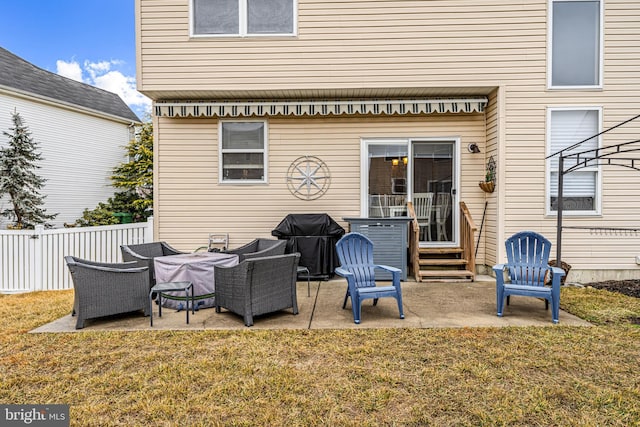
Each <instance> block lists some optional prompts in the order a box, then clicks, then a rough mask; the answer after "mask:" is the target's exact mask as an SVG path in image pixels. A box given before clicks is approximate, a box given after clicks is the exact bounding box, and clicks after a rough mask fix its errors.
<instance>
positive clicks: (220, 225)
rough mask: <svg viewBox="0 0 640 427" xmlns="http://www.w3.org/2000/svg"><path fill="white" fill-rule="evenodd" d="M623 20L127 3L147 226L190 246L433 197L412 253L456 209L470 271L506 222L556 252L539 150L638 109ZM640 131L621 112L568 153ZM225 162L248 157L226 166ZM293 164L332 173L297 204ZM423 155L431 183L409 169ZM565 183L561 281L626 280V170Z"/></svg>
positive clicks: (630, 272) (636, 194)
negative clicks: (386, 201) (468, 219)
mask: <svg viewBox="0 0 640 427" xmlns="http://www.w3.org/2000/svg"><path fill="white" fill-rule="evenodd" d="M225 11H226V12H229V13H223V12H225ZM638 22H640V3H638V2H634V1H629V0H600V1H576V0H566V1H565V0H562V1H560V0H558V1H555V0H528V1H518V2H513V1H507V0H487V1H484V2H469V1H464V0H446V1H445V0H433V1H414V0H411V1H409V0H407V1H404V0H366V1H365V0H332V1H327V0H263V1H261V2H256V1H255V0H136V36H137V62H138V64H137V65H138V90H139V91H140V92H142V93H144V94H145V95H147V96H148V97H150V98H151V99H153V100H154V117H153V125H154V132H155V135H154V137H155V145H154V150H155V160H156V162H155V170H154V180H155V182H154V201H155V207H154V216H155V227H156V230H155V236H156V238H157V239H160V240H166V241H169V242H171V244H172V245H173V246H175V247H177V248H179V249H183V250H193V249H195V248H196V247H198V246H201V245H203V244H206V241H207V236H208V234H209V233H220V232H224V233H229V235H230V246H232V247H234V246H238V245H240V244H242V243H245V242H247V241H249V240H251V239H253V238H255V237H269V236H270V235H271V230H272V229H273V228H274V227H275V226H276V225H277V224H278V223H279V222H280V220H282V218H284V216H285V215H286V214H288V213H318V212H326V213H328V214H329V215H330V216H331V217H333V218H334V219H335V220H336V221H338V222H339V223H340V224H341V225H342V226H343V227H345V228H347V227H348V224H347V223H346V222H345V221H344V220H343V218H346V217H361V216H369V215H370V214H371V212H372V211H373V208H374V206H372V205H373V203H374V202H373V200H378V199H376V197H377V194H395V195H400V196H401V197H404V200H407V201H411V200H412V198H413V197H414V195H416V194H419V193H423V192H426V191H436V192H437V191H441V192H447V193H449V194H450V195H451V196H450V200H451V202H452V206H453V209H451V213H450V215H451V217H450V218H449V220H448V222H447V227H448V228H447V229H446V230H445V232H444V235H443V236H440V235H438V238H437V239H436V238H435V237H433V236H432V238H431V240H429V239H427V238H426V237H423V238H422V240H424V241H423V242H422V244H423V245H424V246H428V247H438V246H451V245H455V244H456V243H457V239H458V237H459V236H458V235H457V233H458V232H459V230H458V226H457V221H458V215H459V213H458V208H457V206H458V204H459V202H464V204H465V205H466V206H467V207H468V209H469V212H470V213H471V216H472V218H473V221H474V222H475V224H476V226H477V228H478V229H480V227H481V226H482V232H481V234H480V233H479V231H480V230H478V231H476V235H475V238H474V239H478V235H479V234H480V238H479V240H478V252H477V256H476V263H477V266H478V271H479V272H489V271H490V268H488V267H490V266H492V265H493V264H495V263H498V262H503V261H504V260H505V259H506V258H505V254H504V247H503V242H504V240H505V239H506V238H507V237H509V236H510V235H511V234H513V233H515V232H517V231H520V230H534V231H537V232H539V233H542V234H543V235H545V236H546V237H547V238H549V239H550V240H551V241H552V243H553V244H554V249H552V250H553V251H554V252H553V254H552V257H555V243H556V229H557V228H556V225H557V221H556V218H557V215H556V211H555V208H551V204H552V201H553V200H554V196H555V195H556V194H557V193H555V192H556V191H557V190H556V189H557V186H556V187H555V188H554V185H555V183H556V182H557V176H558V175H557V173H556V172H557V163H553V161H552V160H550V159H547V156H548V155H550V154H553V153H554V152H556V151H557V149H558V148H564V147H567V146H569V145H571V144H573V143H575V142H579V141H581V140H582V139H585V138H588V137H589V136H593V135H594V134H596V133H598V132H600V131H603V130H606V129H609V128H610V127H612V126H615V125H617V124H618V123H620V122H623V121H625V120H627V119H629V118H632V117H634V116H636V115H637V114H639V113H640V103H639V102H638V99H640V30H638V25H637V23H638ZM567 29H569V31H567ZM574 54H575V55H574ZM590 132H592V133H590ZM247 135H249V136H247ZM639 135H640V120H635V121H632V122H630V123H628V124H626V125H624V126H622V127H620V128H617V129H615V130H613V131H611V132H607V133H605V134H603V135H602V136H601V137H599V138H596V139H594V140H591V141H589V142H587V143H586V145H585V146H587V147H591V146H595V147H597V146H600V147H606V146H610V145H614V144H620V143H624V142H628V141H632V140H636V139H639ZM225 138H227V139H225ZM471 144H475V145H477V147H478V148H479V151H480V152H479V153H478V152H472V150H473V146H471V147H470V145H471ZM589 144H590V145H589ZM594 144H595V145H594ZM475 151H477V150H475ZM242 156H245V157H244V158H246V159H247V162H249V164H250V165H251V166H250V167H247V168H245V169H242V170H240V169H241V168H242V167H243V166H242V165H241V164H240V163H239V161H238V159H239V158H241V157H242ZM304 156H312V159H313V160H320V161H321V162H323V165H322V166H323V168H326V171H327V173H326V174H327V175H330V180H329V179H324V178H323V182H322V183H320V184H319V185H320V186H324V187H323V190H326V191H324V192H322V193H320V194H319V195H318V194H315V195H311V197H309V200H307V197H306V196H307V195H309V194H305V193H304V189H305V188H302V189H301V191H300V192H298V193H297V194H294V193H293V192H292V191H291V190H292V181H291V178H292V177H293V178H295V174H296V173H298V172H299V170H298V172H296V170H295V169H293V175H292V169H291V165H292V163H294V162H295V161H296V160H298V159H300V158H301V157H304ZM405 158H406V160H405ZM256 159H257V160H256ZM394 159H395V160H394ZM490 159H493V160H494V161H495V164H496V168H495V172H496V179H495V184H496V185H495V188H496V189H495V191H494V192H493V193H486V192H484V191H482V190H481V189H480V187H479V185H478V182H479V181H483V180H484V178H485V172H486V165H487V163H488V161H489V160H490ZM303 160H305V159H304V158H303ZM398 161H399V163H398ZM256 162H257V163H256ZM404 162H406V163H405V164H404V165H403V163H404ZM437 164H445V165H446V166H445V167H446V173H445V174H448V175H447V176H448V177H447V176H445V175H442V174H440V175H439V176H437V177H436V178H438V179H442V178H443V177H444V178H446V181H447V184H446V185H444V186H442V185H441V184H438V183H437V182H436V179H435V178H433V179H428V178H427V175H429V174H431V175H430V176H434V174H435V175H437V172H435V171H436V169H437V168H438V167H440V166H437ZM256 165H257V169H255V168H256ZM245 166H246V165H245ZM377 167H380V168H382V169H380V170H379V171H378V170H376V168H377ZM394 168H395V169H394ZM554 168H555V169H554ZM322 171H325V169H322ZM323 173H324V172H323ZM288 177H289V178H290V179H289V180H288ZM317 177H319V175H317V176H314V177H312V178H317ZM323 177H324V175H323ZM380 177H382V179H379V178H380ZM298 178H299V177H298ZM389 178H391V180H389ZM398 178H400V179H398ZM378 181H379V182H378ZM383 181H384V182H385V183H393V184H392V185H391V184H389V185H387V187H389V188H383V187H384V186H383V184H381V182H383ZM565 181H568V182H565V186H564V191H565V196H566V197H567V199H566V200H567V202H565V205H567V207H566V208H565V209H568V210H566V211H565V212H564V225H565V226H569V227H572V226H580V227H585V228H565V229H564V231H563V234H562V242H563V244H562V260H563V261H565V262H567V263H569V264H571V265H572V267H573V268H572V270H571V274H570V277H569V280H570V281H576V282H583V283H584V282H588V281H592V280H599V279H604V278H628V277H637V275H638V273H639V272H640V266H638V264H637V263H636V257H637V256H639V255H640V233H636V232H635V231H630V230H628V229H636V228H637V229H640V215H638V213H640V172H639V171H638V170H634V169H631V168H625V167H615V166H600V167H595V168H591V169H587V170H584V171H582V173H580V174H576V175H575V176H574V177H569V175H566V176H565ZM297 182H299V181H297ZM438 182H440V181H438ZM439 185H440V186H439ZM391 186H392V187H393V188H391ZM438 186H439V187H438ZM293 187H295V185H294V186H293ZM313 189H315V187H313ZM600 227H608V228H625V229H627V230H626V231H615V230H608V231H603V230H602V229H600ZM589 228H591V229H589ZM432 230H433V231H434V233H435V231H436V230H435V229H432ZM639 262H640V261H639Z"/></svg>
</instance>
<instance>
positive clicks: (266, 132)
mask: <svg viewBox="0 0 640 427" xmlns="http://www.w3.org/2000/svg"><path fill="white" fill-rule="evenodd" d="M224 123H262V124H263V125H264V129H263V132H264V136H263V139H264V146H263V147H262V150H258V149H230V148H228V149H223V148H222V126H223V124H224ZM268 136H269V123H268V122H267V121H266V120H220V121H219V123H218V183H220V184H224V185H252V184H268V183H269V172H268V167H267V166H268V165H269V154H268V153H269V140H268ZM225 153H252V154H253V153H262V161H263V164H262V168H263V171H264V175H263V179H225V178H224V164H223V160H224V159H223V154H225Z"/></svg>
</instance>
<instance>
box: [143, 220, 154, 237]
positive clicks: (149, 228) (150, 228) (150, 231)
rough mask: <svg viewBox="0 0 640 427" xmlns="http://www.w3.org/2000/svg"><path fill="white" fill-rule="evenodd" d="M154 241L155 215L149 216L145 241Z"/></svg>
mask: <svg viewBox="0 0 640 427" xmlns="http://www.w3.org/2000/svg"><path fill="white" fill-rule="evenodd" d="M151 242H153V216H150V217H149V218H147V227H146V228H145V229H144V243H151Z"/></svg>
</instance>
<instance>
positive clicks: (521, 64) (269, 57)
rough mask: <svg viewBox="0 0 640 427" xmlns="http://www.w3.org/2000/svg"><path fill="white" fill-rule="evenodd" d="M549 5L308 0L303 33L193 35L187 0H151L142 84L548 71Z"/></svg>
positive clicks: (298, 83) (270, 83)
mask: <svg viewBox="0 0 640 427" xmlns="http://www.w3.org/2000/svg"><path fill="white" fill-rule="evenodd" d="M546 7H547V5H546V1H529V2H519V3H518V5H517V6H515V7H514V4H513V2H511V1H507V0H501V1H496V0H493V1H489V2H482V3H470V2H467V1H422V2H416V1H399V0H386V1H380V0H379V1H370V0H367V1H362V0H353V1H337V2H336V1H318V0H315V1H311V0H299V2H298V9H299V12H298V15H299V19H298V21H299V22H298V26H299V28H298V36H297V37H259V38H258V37H246V38H240V37H212V38H207V37H199V38H190V37H189V2H188V0H172V1H169V0H165V1H162V2H158V1H150V0H142V3H141V7H140V8H139V17H140V20H141V25H140V34H139V38H138V46H139V53H140V55H141V60H142V61H141V64H142V66H141V69H140V71H139V80H140V81H139V87H140V89H141V90H142V91H144V92H145V93H149V94H155V95H157V96H156V97H162V96H163V93H164V92H168V93H174V92H176V91H200V92H203V93H204V92H207V91H210V92H212V93H213V92H215V91H222V92H232V91H239V92H241V93H246V92H247V91H250V90H266V89H271V90H283V89H285V90H296V89H307V90H320V89H336V88H339V89H344V88H358V87H363V85H364V86H367V87H369V88H388V87H393V88H399V89H401V88H420V87H454V86H469V85H470V84H473V85H480V86H487V85H492V84H493V83H495V82H496V81H500V80H512V81H513V80H530V79H532V78H535V77H536V76H542V79H543V81H544V73H545V47H546V45H545V43H546V23H545V21H546ZM389 76H393V79H392V81H390V79H389ZM470 78H472V81H473V83H472V82H471V81H470ZM164 95H166V93H164Z"/></svg>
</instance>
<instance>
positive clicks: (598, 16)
mask: <svg viewBox="0 0 640 427" xmlns="http://www.w3.org/2000/svg"><path fill="white" fill-rule="evenodd" d="M550 13H551V26H550V27H551V37H550V39H551V46H550V48H551V49H550V50H551V55H550V56H551V58H550V61H551V67H550V72H551V77H550V79H549V86H550V87H554V88H562V87H571V88H575V87H594V86H595V87H599V86H602V76H601V74H602V72H601V70H602V2H601V1H598V0H588V1H586V0H551V12H550Z"/></svg>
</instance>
